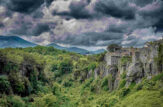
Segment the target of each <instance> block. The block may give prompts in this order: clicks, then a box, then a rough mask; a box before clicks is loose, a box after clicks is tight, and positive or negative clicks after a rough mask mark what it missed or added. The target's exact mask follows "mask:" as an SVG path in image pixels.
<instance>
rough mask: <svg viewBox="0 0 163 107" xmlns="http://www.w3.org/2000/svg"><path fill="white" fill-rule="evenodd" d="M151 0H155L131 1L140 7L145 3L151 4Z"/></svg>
mask: <svg viewBox="0 0 163 107" xmlns="http://www.w3.org/2000/svg"><path fill="white" fill-rule="evenodd" d="M153 1H156V0H131V2H133V3H135V4H136V5H138V6H141V7H143V6H145V5H147V4H151V3H152V2H153Z"/></svg>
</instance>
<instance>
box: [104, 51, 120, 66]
mask: <svg viewBox="0 0 163 107" xmlns="http://www.w3.org/2000/svg"><path fill="white" fill-rule="evenodd" d="M120 58H121V55H120V54H119V53H107V54H106V55H105V61H106V63H107V65H118V61H119V59H120Z"/></svg>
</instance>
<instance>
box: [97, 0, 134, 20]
mask: <svg viewBox="0 0 163 107" xmlns="http://www.w3.org/2000/svg"><path fill="white" fill-rule="evenodd" d="M95 10H96V11H97V12H100V13H102V14H104V15H110V16H113V17H117V18H123V19H134V17H135V8H134V7H130V6H129V2H121V1H116V0H99V1H98V2H97V3H96V4H95Z"/></svg>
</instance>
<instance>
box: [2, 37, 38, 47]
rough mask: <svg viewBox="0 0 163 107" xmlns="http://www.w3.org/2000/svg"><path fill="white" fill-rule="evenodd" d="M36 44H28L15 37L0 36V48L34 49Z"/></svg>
mask: <svg viewBox="0 0 163 107" xmlns="http://www.w3.org/2000/svg"><path fill="white" fill-rule="evenodd" d="M34 46H36V44H34V43H31V42H28V41H26V40H24V39H22V38H20V37H17V36H0V48H8V47H11V48H16V47H22V48H25V47H34Z"/></svg>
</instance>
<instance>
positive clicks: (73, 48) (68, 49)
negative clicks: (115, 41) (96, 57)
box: [47, 43, 106, 55]
mask: <svg viewBox="0 0 163 107" xmlns="http://www.w3.org/2000/svg"><path fill="white" fill-rule="evenodd" d="M47 46H52V47H54V48H57V49H60V50H66V51H69V52H75V53H79V54H83V55H85V54H99V53H102V52H105V51H106V50H105V49H99V50H96V51H88V50H86V49H81V48H77V47H62V46H59V45H57V44H55V43H52V44H49V45H47Z"/></svg>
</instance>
